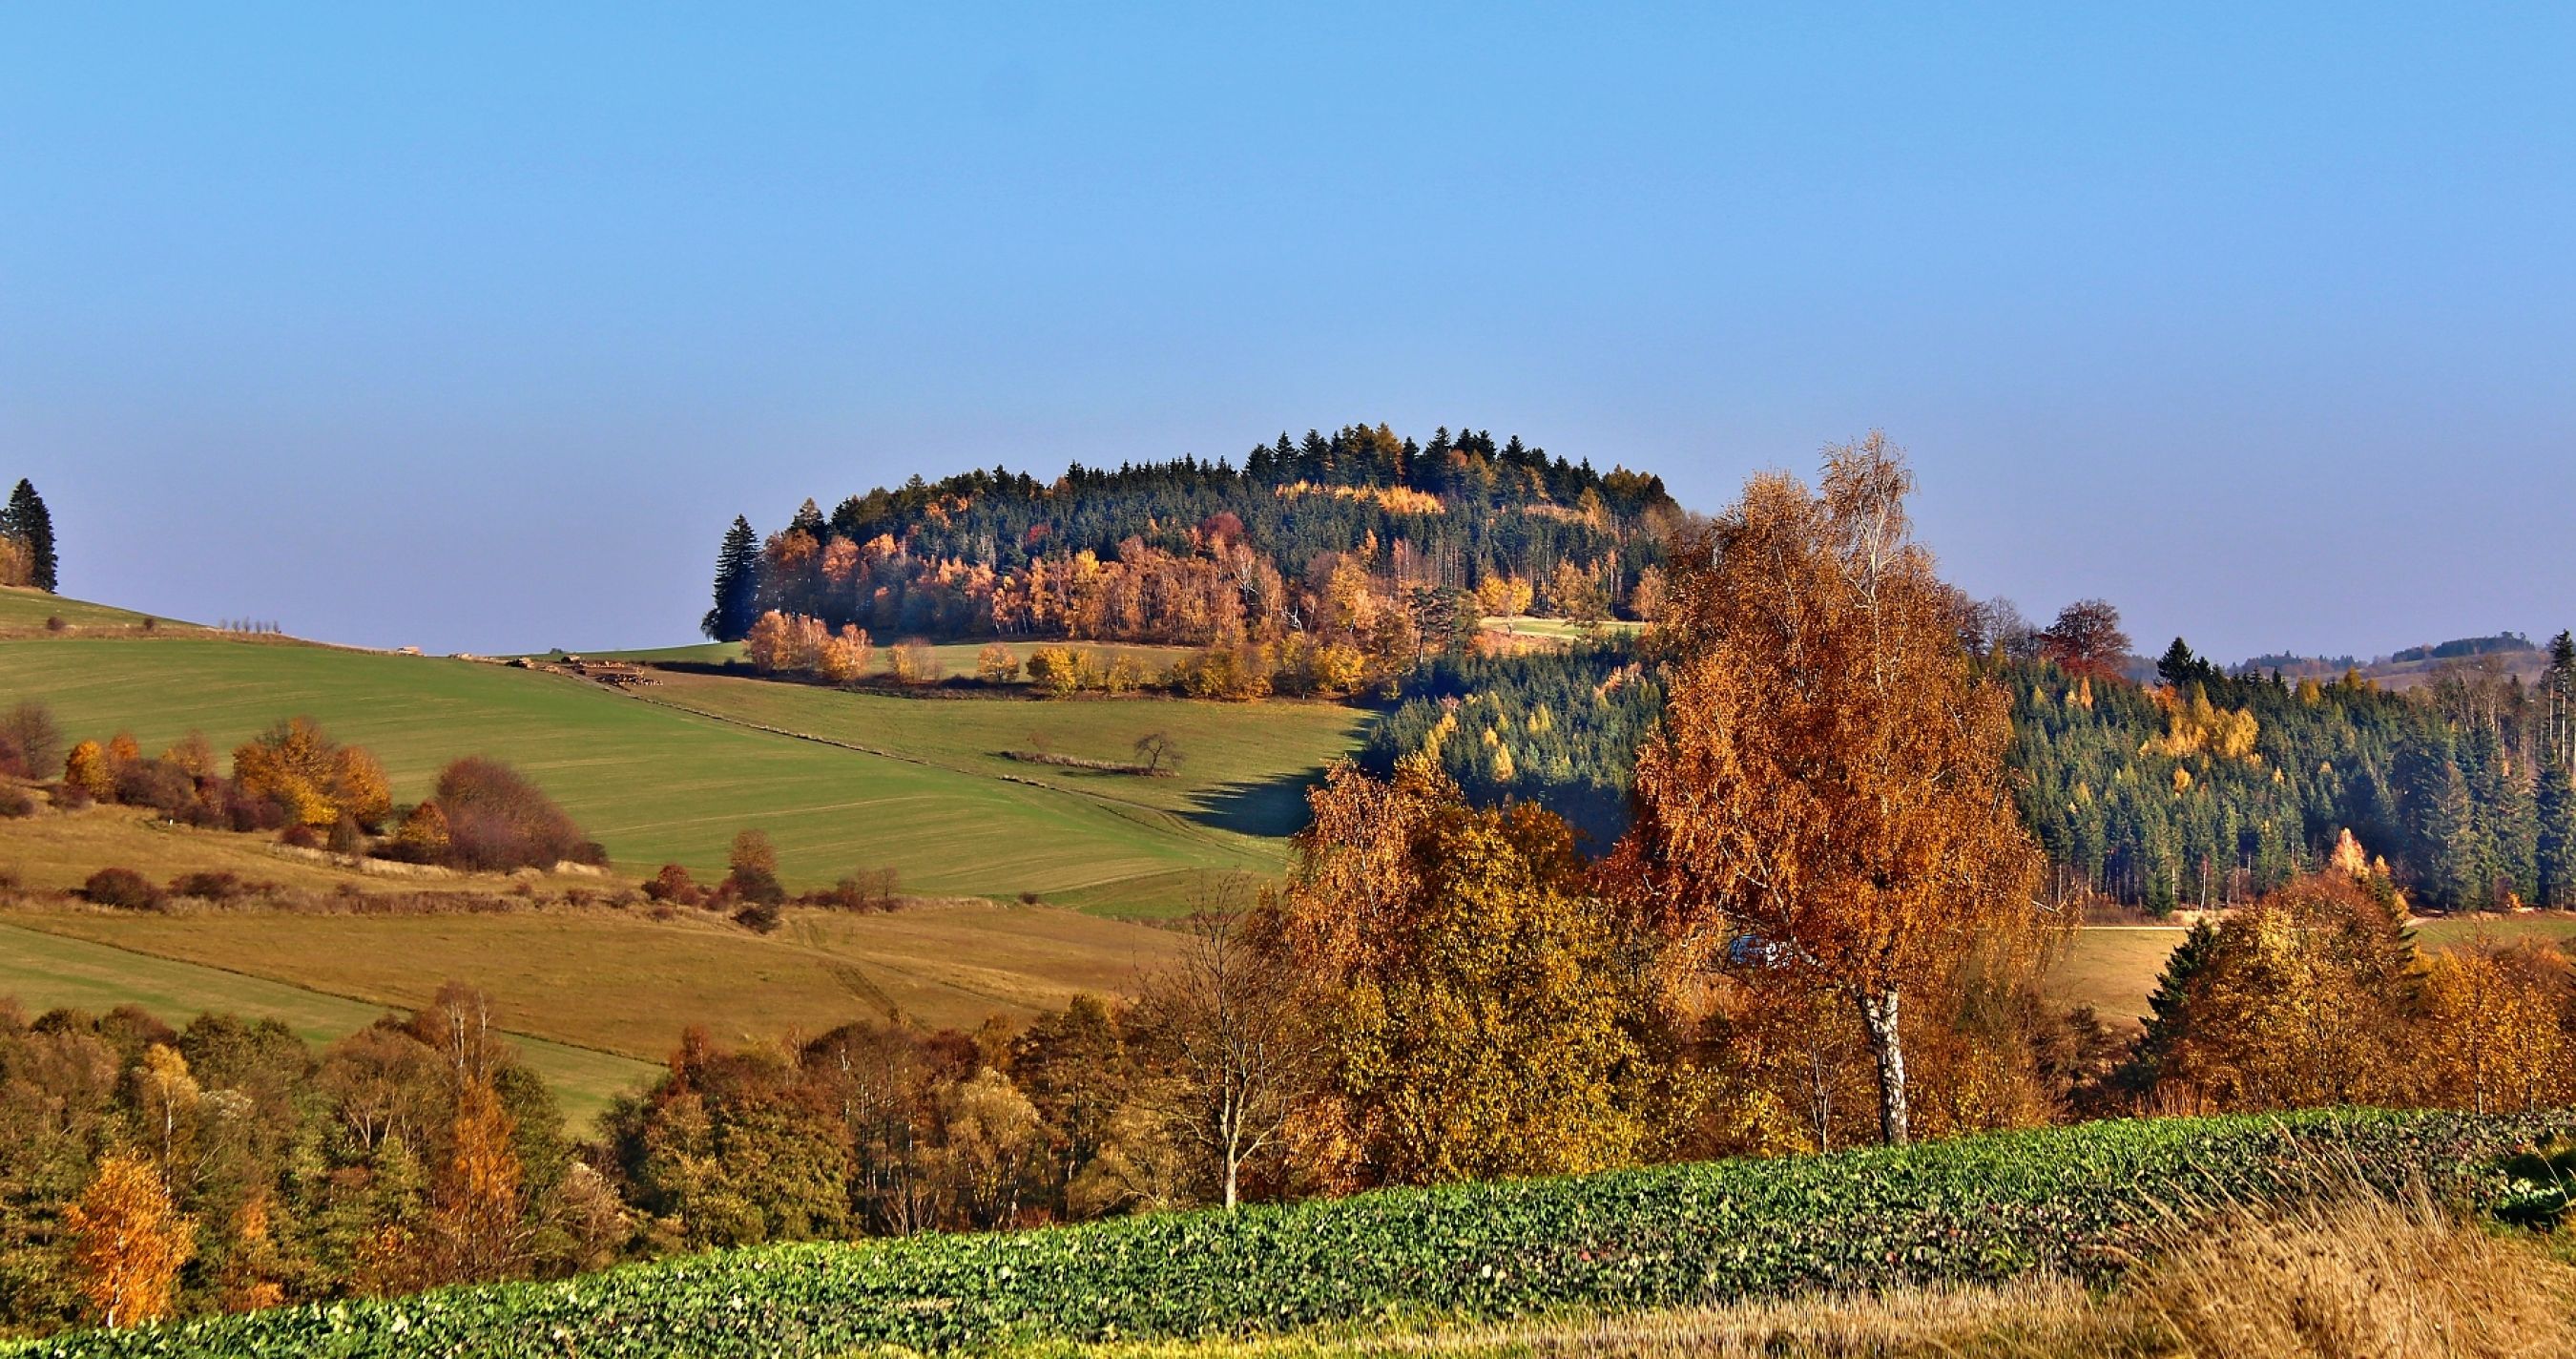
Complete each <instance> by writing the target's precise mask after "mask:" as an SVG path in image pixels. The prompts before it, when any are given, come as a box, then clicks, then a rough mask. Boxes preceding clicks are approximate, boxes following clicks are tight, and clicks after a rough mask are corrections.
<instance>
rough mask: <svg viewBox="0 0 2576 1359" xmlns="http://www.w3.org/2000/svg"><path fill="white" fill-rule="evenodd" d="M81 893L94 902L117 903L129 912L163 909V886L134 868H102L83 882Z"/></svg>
mask: <svg viewBox="0 0 2576 1359" xmlns="http://www.w3.org/2000/svg"><path fill="white" fill-rule="evenodd" d="M81 895H82V896H83V897H85V898H87V899H88V900H89V901H90V903H91V904H92V905H97V906H114V907H116V908H118V909H119V910H127V911H157V910H159V909H161V902H162V896H161V889H160V888H158V887H155V886H153V885H152V880H151V879H150V878H147V877H145V876H143V875H142V874H140V873H137V872H135V871H134V870H133V869H131V868H102V869H100V870H98V871H97V872H95V873H92V874H90V875H89V881H88V882H85V883H82V884H81Z"/></svg>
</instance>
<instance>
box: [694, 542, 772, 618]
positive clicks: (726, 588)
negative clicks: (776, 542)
mask: <svg viewBox="0 0 2576 1359" xmlns="http://www.w3.org/2000/svg"><path fill="white" fill-rule="evenodd" d="M759 601H760V535H758V534H756V533H754V532H752V531H751V521H750V520H748V519H745V518H743V517H742V516H741V515H738V514H737V515H735V516H734V517H733V527H732V528H729V529H726V530H725V536H724V546H723V547H721V548H718V549H717V550H716V602H715V607H714V608H712V609H709V610H707V616H706V618H705V619H704V620H703V621H701V622H700V623H699V624H698V630H699V631H700V632H703V633H705V634H706V635H707V636H709V637H712V638H714V639H715V640H717V641H719V642H739V641H741V640H742V639H743V638H744V637H745V636H747V635H749V634H750V632H751V625H752V622H753V621H754V620H755V619H757V618H758V617H759V616H760V610H759Z"/></svg>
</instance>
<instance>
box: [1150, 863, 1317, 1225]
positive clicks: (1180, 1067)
mask: <svg viewBox="0 0 2576 1359" xmlns="http://www.w3.org/2000/svg"><path fill="white" fill-rule="evenodd" d="M1246 915H1247V913H1246V912H1245V911H1244V910H1243V909H1242V908H1241V906H1240V905H1239V903H1238V902H1237V901H1236V900H1235V899H1234V897H1233V895H1232V893H1231V892H1228V891H1223V890H1220V891H1219V892H1217V893H1216V894H1215V895H1214V896H1212V897H1211V898H1210V899H1209V900H1206V901H1204V902H1202V903H1201V909H1200V910H1198V911H1197V912H1195V913H1194V914H1193V915H1192V916H1191V918H1190V919H1189V920H1188V921H1187V922H1186V923H1185V924H1184V926H1183V930H1184V936H1183V939H1184V942H1183V944H1182V947H1181V950H1180V953H1179V956H1178V957H1177V958H1176V959H1175V960H1174V961H1173V962H1171V963H1170V964H1168V965H1167V966H1165V967H1164V968H1163V969H1162V970H1161V971H1160V972H1157V973H1155V974H1153V975H1152V976H1150V977H1148V978H1147V979H1146V981H1145V984H1144V986H1143V988H1142V993H1141V994H1140V995H1139V997H1138V999H1137V1002H1136V1012H1135V1021H1134V1025H1133V1031H1134V1034H1135V1039H1136V1046H1137V1048H1138V1051H1139V1053H1140V1055H1141V1056H1142V1057H1143V1058H1144V1060H1145V1061H1146V1063H1147V1065H1148V1066H1149V1068H1150V1070H1151V1074H1152V1078H1153V1079H1152V1092H1151V1094H1150V1095H1149V1096H1148V1098H1149V1100H1150V1102H1151V1104H1152V1107H1153V1109H1154V1112H1155V1114H1156V1115H1157V1117H1158V1120H1159V1121H1160V1123H1161V1124H1162V1125H1163V1127H1164V1128H1166V1129H1167V1130H1168V1132H1169V1133H1170V1135H1171V1137H1172V1139H1173V1140H1174V1141H1175V1142H1178V1143H1180V1144H1182V1145H1184V1146H1187V1147H1189V1148H1191V1149H1192V1150H1193V1151H1195V1152H1196V1153H1197V1154H1198V1156H1199V1158H1200V1161H1201V1164H1203V1165H1204V1166H1205V1167H1206V1169H1207V1178H1208V1181H1209V1183H1210V1185H1211V1186H1212V1187H1213V1188H1214V1189H1215V1191H1216V1198H1217V1201H1218V1202H1220V1203H1223V1204H1224V1205H1225V1206H1226V1207H1227V1208H1228V1209H1232V1208H1234V1207H1236V1206H1237V1205H1238V1204H1239V1203H1241V1202H1242V1198H1243V1182H1244V1178H1245V1175H1246V1173H1247V1171H1249V1170H1251V1169H1253V1168H1255V1167H1257V1166H1259V1165H1261V1164H1262V1163H1264V1162H1265V1161H1267V1160H1268V1159H1270V1158H1272V1157H1275V1156H1276V1155H1277V1154H1278V1153H1279V1152H1280V1151H1281V1150H1282V1149H1283V1148H1284V1147H1285V1146H1286V1144H1287V1140H1288V1130H1289V1120H1290V1118H1291V1117H1292V1115H1294V1114H1295V1112H1296V1110H1297V1106H1298V1102H1299V1100H1300V1098H1301V1097H1302V1096H1303V1095H1304V1094H1305V1093H1306V1091H1307V1090H1308V1088H1309V1086H1310V1083H1311V1081H1312V1079H1313V1073H1314V1064H1315V1059H1316V1056H1317V1052H1318V1048H1319V1042H1320V1036H1319V1035H1318V1033H1317V1032H1316V1029H1315V1025H1314V1022H1313V1018H1312V1016H1310V1015H1309V1014H1308V1013H1307V1012H1306V1010H1305V1007H1304V1004H1303V997H1302V996H1301V995H1300V993H1299V992H1298V990H1297V988H1296V987H1295V986H1294V985H1293V984H1292V983H1291V980H1290V978H1289V977H1288V976H1287V975H1286V974H1285V973H1284V972H1283V971H1282V970H1281V969H1280V968H1279V967H1277V966H1276V965H1275V964H1274V962H1273V961H1272V959H1271V958H1270V957H1268V956H1266V955H1265V953H1264V951H1263V949H1262V947H1261V945H1260V944H1259V943H1258V942H1257V941H1256V940H1255V938H1254V936H1253V931H1252V930H1251V929H1250V928H1249V927H1248V926H1247V920H1246Z"/></svg>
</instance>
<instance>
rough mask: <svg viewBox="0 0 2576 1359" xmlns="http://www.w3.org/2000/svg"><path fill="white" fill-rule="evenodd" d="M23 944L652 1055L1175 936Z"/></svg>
mask: <svg viewBox="0 0 2576 1359" xmlns="http://www.w3.org/2000/svg"><path fill="white" fill-rule="evenodd" d="M6 920H7V922H8V923H9V924H13V925H16V926H18V927H20V928H21V929H22V930H24V931H33V932H41V933H43V934H45V935H50V936H54V937H57V938H65V939H75V940H81V941H86V942H88V943H91V944H94V945H108V946H114V947H116V948H120V949H125V950H130V951H132V952H135V953H141V954H146V955H150V956H152V957H155V958H164V959H171V960H181V961H185V962H189V963H195V964H201V965H206V966H211V967H215V968H220V969H223V970H225V971H227V972H232V973H239V974H243V975H246V976H253V977H260V978H266V979H269V980H273V981H277V982H283V983H287V984H291V985H296V986H301V987H306V988H310V989H312V990H316V991H321V992H326V993H329V994H333V995H339V996H345V997H350V998H353V999H356V1000H360V1001H364V1002H367V1003H369V1004H370V1005H373V1006H395V1007H410V1006H415V1005H419V1004H421V1003H423V1002H426V1001H427V1000H428V999H429V998H430V997H431V996H432V995H433V994H434V993H435V992H436V991H437V989H438V987H439V984H440V983H441V982H443V981H447V980H451V979H453V980H461V981H465V982H469V983H471V984H473V985H475V986H477V987H480V988H482V989H483V990H484V991H485V992H487V993H489V994H490V995H491V997H492V1003H493V1008H494V1011H495V1013H496V1014H498V1015H499V1016H500V1018H501V1022H502V1023H503V1024H505V1025H507V1026H508V1027H509V1028H511V1029H513V1030H515V1031H517V1032H521V1033H528V1034H535V1035H540V1036H543V1037H546V1038H550V1039H557V1040H561V1041H563V1042H567V1043H574V1044H579V1045H582V1046H585V1047H591V1048H597V1049H600V1050H603V1051H607V1052H612V1053H619V1054H623V1055H625V1056H627V1057H631V1058H637V1059H641V1060H646V1061H653V1060H658V1059H660V1058H661V1057H662V1056H663V1055H664V1054H665V1053H667V1052H668V1051H669V1050H670V1048H671V1046H672V1044H673V1043H674V1041H675V1040H676V1039H677V1038H678V1035H679V1030H680V1028H681V1027H682V1026H683V1025H686V1024H690V1023H703V1024H705V1025H707V1027H708V1028H709V1029H710V1030H712V1031H714V1032H715V1034H716V1035H717V1037H719V1038H721V1039H723V1040H725V1041H728V1042H743V1041H752V1040H762V1041H765V1040H770V1039H775V1038H779V1037H782V1036H785V1035H788V1034H795V1033H802V1034H806V1035H809V1036H810V1035H812V1034H816V1033H820V1032H822V1031H824V1030H826V1029H829V1028H831V1027H833V1026H835V1025H838V1024H842V1023H845V1022H847V1021H849V1020H852V1019H856V1018H860V1017H864V1016H870V1015H882V1014H883V1013H884V1012H885V1010H886V1007H887V1006H888V1005H891V1006H893V1007H896V1008H899V1009H900V1010H901V1011H902V1012H903V1013H904V1014H906V1015H909V1016H912V1017H914V1018H917V1019H919V1020H921V1021H923V1022H924V1023H927V1024H930V1025H933V1026H944V1025H960V1026H971V1025H973V1024H975V1023H977V1022H979V1021H981V1020H982V1019H983V1018H984V1017H985V1016H987V1015H990V1014H993V1013H996V1012H1001V1013H1007V1014H1013V1015H1023V1016H1024V1015H1028V1014H1032V1013H1035V1012H1036V1011H1038V1010H1039V1009H1042V1008H1048V1007H1055V1006H1061V1005H1062V1004H1063V1003H1064V1002H1065V1001H1066V1000H1068V999H1070V998H1071V997H1072V995H1073V994H1074V993H1075V992H1076V991H1081V990H1090V991H1118V990H1123V989H1125V988H1126V987H1127V986H1128V985H1129V984H1130V983H1131V982H1132V980H1133V978H1134V976H1135V975H1136V973H1137V972H1138V971H1139V970H1140V969H1143V968H1149V967H1152V966H1154V965H1155V964H1157V963H1159V962H1161V961H1162V960H1163V959H1165V958H1167V957H1169V956H1170V951H1171V948H1172V946H1173V944H1174V942H1175V940H1176V936H1174V935H1173V934H1171V933H1170V932H1168V931H1164V930H1156V929H1151V928H1147V927H1144V926H1140V925H1133V924H1129V923H1126V922H1124V921H1115V920H1102V919H1100V918H1098V917H1095V916H1087V915H1082V914H1079V913H1076V912H1073V911H1066V910H1060V909H1056V908H1052V907H1030V906H998V905H992V904H989V903H980V902H978V903H961V904H957V905H950V906H921V907H916V908H913V909H911V910H906V911H899V912H896V913H894V914H891V915H876V914H868V915H846V914H840V913H831V912H820V911H806V910H791V911H790V912H789V913H788V924H787V926H786V927H785V928H784V929H782V930H780V931H779V932H778V933H777V934H774V935H768V936H761V935H755V934H752V933H750V932H748V931H745V930H743V929H741V928H739V927H736V926H734V925H732V924H729V923H726V922H723V921H719V920H715V919H711V918H706V917H702V916H698V915H696V914H695V913H685V914H683V915H681V916H679V917H677V918H675V919H672V920H668V921H657V920H653V919H651V918H650V917H648V916H645V915H642V914H640V913H636V912H626V911H614V910H609V909H606V908H588V909H571V908H550V909H547V910H543V911H517V912H504V913H498V914H475V915H461V914H457V915H416V916H383V915H302V914H283V913H277V912H268V911H252V910H240V911H205V912H197V913H190V914H179V915H159V914H130V913H123V912H109V911H90V910H83V909H78V908H70V909H59V910H24V911H19V912H16V913H14V914H12V915H10V916H8V917H7V918H6Z"/></svg>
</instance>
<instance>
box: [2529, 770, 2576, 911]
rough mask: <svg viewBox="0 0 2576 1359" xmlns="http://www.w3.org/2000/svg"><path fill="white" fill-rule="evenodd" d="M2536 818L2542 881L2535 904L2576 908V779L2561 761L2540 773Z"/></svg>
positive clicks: (2554, 907) (2555, 907) (2560, 908)
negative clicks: (2571, 776) (2538, 830)
mask: <svg viewBox="0 0 2576 1359" xmlns="http://www.w3.org/2000/svg"><path fill="white" fill-rule="evenodd" d="M2537 819H2538V820H2539V822H2540V834H2539V845H2538V859H2539V878H2540V881H2539V891H2538V893H2537V895H2536V897H2535V899H2534V901H2533V904H2534V905H2536V906H2540V907H2543V908H2545V909H2548V910H2553V911H2559V910H2565V909H2567V908H2568V907H2570V906H2576V780H2571V778H2570V777H2569V775H2568V771H2567V765H2566V763H2565V762H2564V761H2562V760H2557V759H2552V760H2551V761H2550V762H2549V767H2548V768H2547V769H2545V770H2543V771H2541V775H2540V798H2539V811H2538V818H2537Z"/></svg>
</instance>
